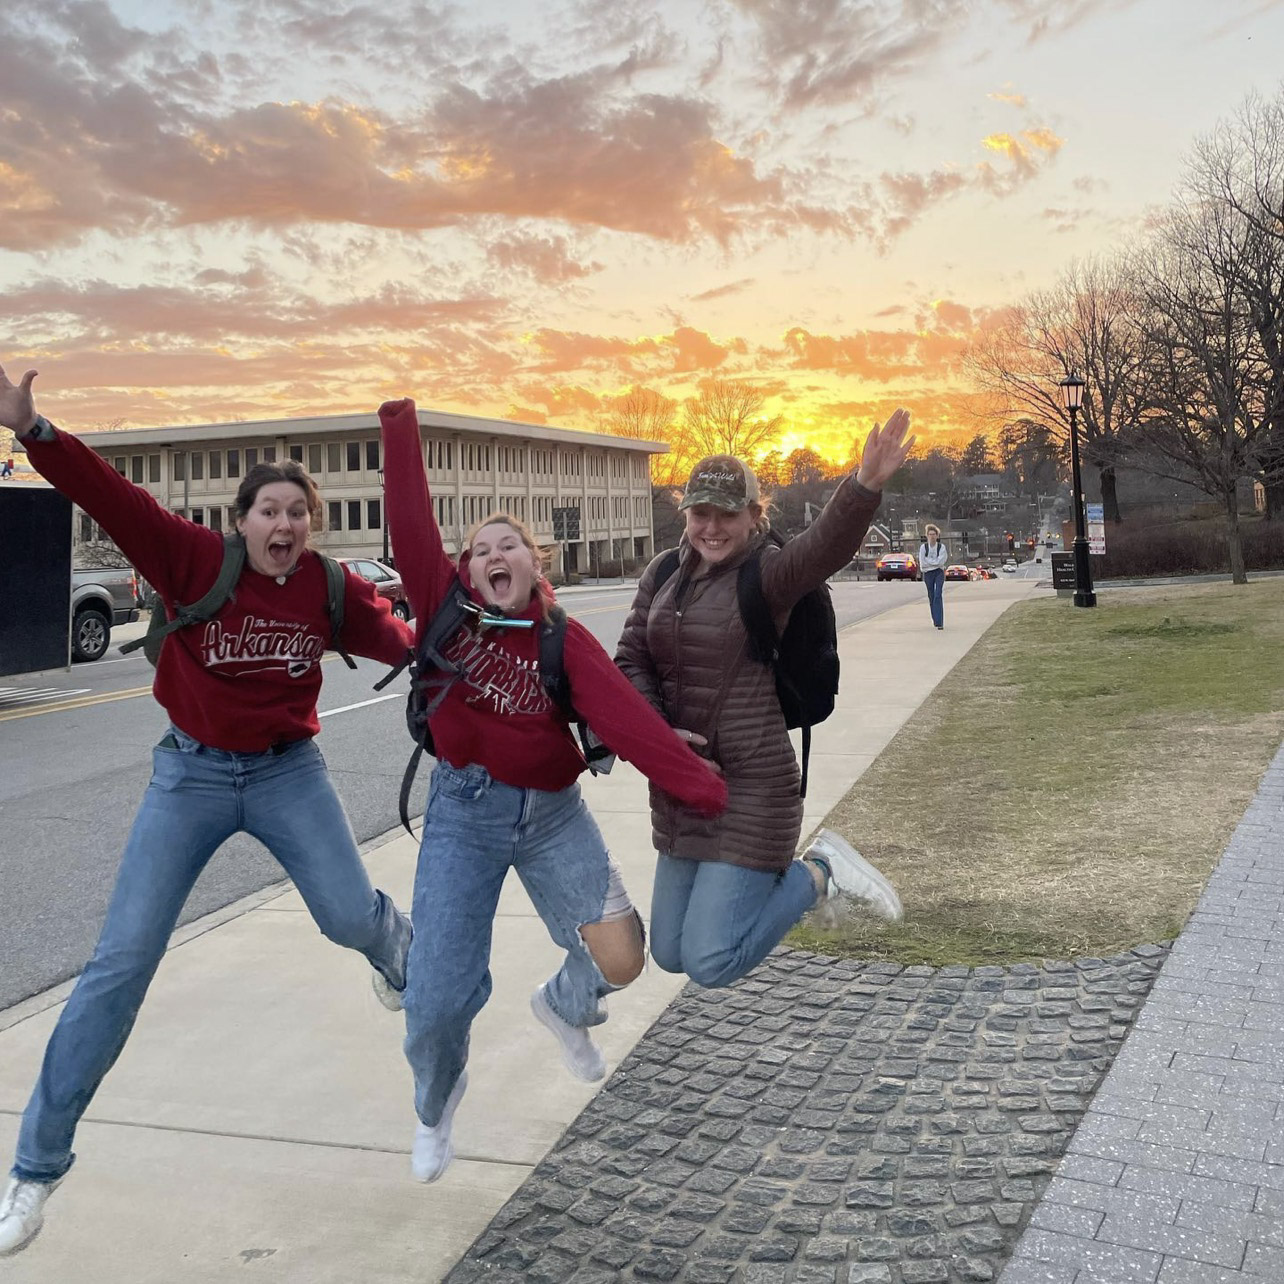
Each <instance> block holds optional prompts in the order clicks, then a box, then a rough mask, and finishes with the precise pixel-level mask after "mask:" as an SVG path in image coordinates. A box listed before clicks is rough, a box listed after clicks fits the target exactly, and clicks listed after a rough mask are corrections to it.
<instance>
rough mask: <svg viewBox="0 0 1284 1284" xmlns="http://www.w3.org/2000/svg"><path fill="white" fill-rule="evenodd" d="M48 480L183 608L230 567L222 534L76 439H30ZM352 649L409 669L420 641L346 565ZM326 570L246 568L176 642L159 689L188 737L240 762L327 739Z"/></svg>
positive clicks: (165, 650)
mask: <svg viewBox="0 0 1284 1284" xmlns="http://www.w3.org/2000/svg"><path fill="white" fill-rule="evenodd" d="M22 444H23V445H24V446H25V447H26V450H27V457H28V458H29V459H30V460H31V463H32V465H33V466H34V467H35V468H36V469H37V471H39V473H40V474H41V475H42V476H43V477H46V478H48V480H49V481H51V482H52V483H53V484H54V485H55V486H56V487H57V488H58V489H59V490H60V491H62V493H63V494H64V495H66V496H67V497H68V498H69V499H71V500H72V501H73V502H74V503H77V504H79V505H80V507H81V508H83V509H84V510H85V512H87V513H88V514H89V515H90V516H91V517H92V518H93V519H94V520H95V521H96V522H97V523H98V524H99V525H100V526H101V527H102V528H103V530H105V531H106V532H107V533H108V534H109V535H110V536H111V537H112V539H114V540H115V541H116V544H117V545H118V546H119V548H120V550H121V552H123V553H124V554H125V556H126V557H128V558H129V560H130V561H131V562H132V563H133V564H134V566H135V567H136V568H137V570H138V572H139V574H141V575H142V576H143V577H144V578H145V579H147V580H148V581H149V582H150V583H151V584H152V586H153V587H154V588H155V589H156V591H157V592H158V593H160V595H161V597H162V598H163V599H164V601H165V604H166V606H167V607H169V609H170V613H171V615H172V614H173V610H174V607H175V604H176V603H180V602H181V603H192V602H195V601H197V600H199V599H200V598H201V597H202V596H204V594H205V593H206V592H208V590H209V589H210V588H211V587H212V586H213V584H214V581H215V580H216V579H217V578H218V572H219V568H220V567H221V566H222V564H223V537H222V535H220V534H219V533H218V532H217V531H212V530H208V529H207V528H206V527H204V526H198V525H197V524H196V523H195V522H190V521H188V520H187V519H186V518H185V517H180V516H179V515H178V514H177V513H171V512H168V511H167V510H166V509H164V508H162V507H161V506H160V505H159V504H158V503H157V502H156V500H155V499H153V498H152V496H151V495H150V494H148V493H147V491H145V490H143V489H142V488H141V487H139V486H135V485H134V484H133V483H132V482H129V481H127V480H126V479H125V478H124V477H122V476H121V475H120V474H119V473H117V472H116V470H115V469H114V468H112V467H111V466H110V465H109V464H108V463H107V461H106V460H104V459H102V458H101V457H100V456H98V455H96V454H95V453H94V452H93V451H92V450H90V449H89V448H88V447H87V446H86V445H84V443H83V442H81V441H79V440H78V439H77V438H76V437H74V436H72V435H71V434H70V433H66V432H61V431H56V432H55V434H54V438H53V440H52V441H40V440H36V439H34V438H31V437H27V438H24V439H23V443H22ZM345 576H346V592H345V595H344V619H343V638H342V641H343V645H344V649H345V650H347V651H350V652H351V653H352V654H353V655H364V656H369V657H370V658H371V659H374V660H381V661H383V662H384V663H385V664H398V663H400V661H401V660H403V659H404V658H405V654H406V649H407V647H408V646H409V645H410V644H411V633H410V628H409V626H408V625H406V624H404V623H403V622H402V621H401V620H398V619H397V618H396V617H395V616H393V615H392V614H391V612H390V610H389V607H388V603H387V602H385V601H383V600H382V599H380V598H378V597H377V596H376V595H375V589H374V585H373V584H370V583H369V582H368V581H366V580H363V579H361V578H360V577H359V576H356V575H353V574H352V572H351V571H347V570H346V568H345ZM327 603H328V592H327V588H326V578H325V567H324V566H323V565H322V564H321V559H320V558H319V557H318V556H317V555H316V554H315V553H314V552H312V551H310V550H309V551H307V552H305V553H304V554H303V556H302V557H301V558H300V559H299V564H298V569H297V570H296V571H295V572H294V573H293V574H292V575H290V576H288V577H287V578H286V580H285V582H284V583H283V584H278V583H277V581H276V578H275V577H273V576H271V575H262V574H260V573H259V572H258V571H255V570H253V569H252V568H251V567H250V566H248V565H247V566H246V568H245V570H244V571H243V572H242V573H241V578H240V579H239V580H238V581H237V584H236V588H235V589H234V590H233V593H232V596H231V598H230V599H229V600H228V602H227V603H226V605H224V607H223V608H222V609H221V610H220V611H219V612H218V614H217V615H216V616H215V617H214V618H213V619H212V620H209V621H208V622H206V623H204V624H193V625H191V626H190V627H188V628H185V629H176V630H175V631H174V632H173V633H171V634H170V635H169V636H168V637H167V638H166V639H165V645H164V646H163V647H162V648H161V655H160V662H159V664H157V666H156V679H155V683H154V685H153V691H154V694H155V696H156V699H157V701H158V702H159V703H160V704H161V705H162V706H163V707H164V709H165V711H166V713H168V714H169V717H170V721H171V722H173V724H174V725H175V726H176V727H178V728H179V730H181V731H185V732H187V734H188V735H189V736H194V737H195V738H196V739H197V740H199V741H201V743H202V744H207V745H210V746H212V747H213V748H216V749H229V750H233V751H235V752H238V753H260V752H262V751H263V750H265V749H270V748H271V747H272V746H273V745H276V744H282V743H285V742H288V741H291V740H304V739H307V738H308V737H309V736H314V735H316V734H317V732H318V731H320V730H321V724H320V722H319V720H318V718H317V699H318V697H319V695H320V693H321V657H322V655H323V654H324V653H325V651H326V649H327V648H328V647H329V646H330V643H331V636H330V616H329V611H328V609H327Z"/></svg>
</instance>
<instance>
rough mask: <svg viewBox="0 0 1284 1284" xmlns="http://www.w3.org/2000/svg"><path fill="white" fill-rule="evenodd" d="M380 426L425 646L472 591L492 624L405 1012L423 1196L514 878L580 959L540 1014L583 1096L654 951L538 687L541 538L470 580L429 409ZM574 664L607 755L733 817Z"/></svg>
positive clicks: (424, 860)
mask: <svg viewBox="0 0 1284 1284" xmlns="http://www.w3.org/2000/svg"><path fill="white" fill-rule="evenodd" d="M379 419H380V422H381V423H382V425H383V442H384V455H385V460H386V463H385V476H386V477H387V505H388V525H389V527H390V530H391V534H392V541H393V545H394V550H395V552H396V555H397V571H398V572H399V573H400V575H401V578H402V582H403V584H404V585H405V588H406V593H407V595H408V596H409V598H410V602H411V605H412V607H413V608H414V616H415V620H416V622H417V627H418V629H419V631H420V634H421V636H422V633H423V630H424V629H426V628H427V627H428V625H429V624H430V623H431V621H432V619H433V616H434V615H435V613H436V611H437V608H438V606H439V605H440V604H441V602H442V601H443V600H444V599H445V597H446V595H447V593H448V592H449V591H450V590H451V588H452V586H453V585H454V583H455V579H456V575H458V578H459V580H460V581H461V583H462V584H463V586H464V587H465V588H466V589H467V591H468V593H469V596H470V597H471V599H472V601H473V603H474V604H475V605H476V607H477V608H478V609H479V612H480V611H484V612H485V615H486V616H487V617H489V620H490V621H492V622H487V621H486V620H485V619H483V620H482V621H481V622H480V623H479V625H477V626H465V627H463V628H461V630H460V631H459V633H458V634H457V635H456V637H455V638H454V639H453V640H452V641H450V642H449V643H447V644H446V645H445V646H444V647H443V648H442V654H443V656H444V658H445V659H446V660H448V661H449V662H451V664H452V665H453V666H454V667H455V668H456V669H457V670H459V676H458V677H456V678H455V679H454V681H453V682H452V683H451V684H450V685H449V686H448V688H447V689H446V694H445V697H444V699H442V701H441V703H440V704H439V706H438V707H437V710H436V712H435V713H433V714H432V716H431V718H430V726H431V730H432V737H433V742H434V744H435V746H436V751H437V765H436V767H435V768H434V770H433V775H432V782H431V786H430V789H429V795H428V808H427V812H426V814H425V816H424V829H423V839H422V842H421V844H420V849H419V865H418V869H417V871H416V875H415V890H414V900H413V903H412V908H411V919H412V921H413V923H414V926H415V932H414V941H413V943H412V945H411V950H410V959H409V962H408V964H407V986H406V991H405V996H404V997H405V1009H406V1058H407V1060H408V1061H409V1062H410V1066H411V1069H412V1070H413V1071H414V1077H415V1111H416V1113H417V1114H418V1116H419V1126H418V1129H417V1130H416V1134H415V1141H414V1150H413V1155H412V1164H411V1166H412V1171H413V1173H414V1175H415V1176H416V1177H417V1178H418V1179H419V1180H420V1181H435V1180H436V1179H437V1178H438V1177H440V1176H441V1175H442V1173H443V1172H445V1171H446V1166H447V1165H448V1164H449V1163H450V1160H451V1158H452V1156H453V1154H454V1151H453V1148H452V1146H451V1141H450V1131H451V1121H452V1119H453V1117H454V1113H455V1109H456V1107H457V1106H458V1105H459V1102H460V1100H461V1099H462V1097H463V1095H464V1089H465V1086H466V1083H467V1077H466V1073H465V1069H464V1067H465V1065H466V1063H467V1060H468V1034H469V1029H470V1028H471V1026H472V1023H473V1019H474V1018H475V1017H476V1015H477V1013H478V1012H480V1011H481V1009H482V1007H483V1006H484V1005H485V1003H486V1000H487V999H488V998H489V997H490V991H491V977H490V942H491V927H492V923H493V920H494V917H495V910H496V907H497V905H498V903H499V892H500V888H501V886H502V885H503V882H504V876H505V874H506V873H507V872H508V870H509V868H510V867H512V868H514V869H516V871H517V874H518V877H519V878H520V879H521V880H522V883H523V885H524V886H525V888H526V890H527V892H528V893H529V895H530V898H531V900H532V902H533V903H534V905H535V908H536V910H537V911H538V912H539V916H540V917H541V918H542V919H543V920H544V924H545V926H546V927H547V928H548V931H549V934H550V935H551V936H552V938H553V940H554V941H556V942H557V944H558V945H560V946H561V947H562V948H563V949H564V950H565V951H566V957H565V959H564V961H563V963H562V966H561V967H560V968H559V969H558V971H557V972H556V974H555V975H553V976H552V977H550V978H549V979H548V980H547V981H546V982H544V984H542V985H540V986H539V987H538V988H537V989H536V990H535V992H534V994H533V995H532V996H531V1008H532V1010H533V1011H534V1013H535V1016H536V1017H537V1018H538V1019H539V1020H540V1021H541V1022H542V1023H543V1024H544V1025H545V1026H547V1027H548V1029H549V1030H551V1031H552V1033H553V1034H554V1035H556V1036H557V1039H558V1041H559V1043H560V1044H561V1047H562V1054H563V1059H564V1060H565V1062H566V1065H567V1067H568V1068H569V1069H570V1071H571V1072H572V1073H573V1074H575V1075H576V1076H577V1077H579V1078H581V1079H585V1080H588V1081H593V1080H596V1079H600V1078H601V1077H602V1076H603V1074H605V1072H606V1065H605V1061H604V1060H603V1057H602V1053H601V1051H600V1050H599V1049H598V1047H597V1045H596V1044H594V1042H593V1040H592V1038H591V1037H590V1035H589V1029H590V1027H592V1026H595V1025H599V1024H601V1022H603V1021H604V1020H606V1013H605V1011H604V1010H603V1005H602V999H603V998H604V997H605V996H606V995H607V994H609V993H610V992H611V991H612V990H616V989H619V988H620V987H621V986H624V985H627V984H628V983H629V982H630V981H632V980H633V978H634V977H635V976H637V974H638V973H639V972H640V971H641V969H642V962H643V942H642V933H641V925H640V920H639V919H638V916H637V913H636V911H635V910H634V909H633V906H632V905H631V903H630V902H629V898H628V894H627V893H626V892H625V890H624V887H623V885H622V883H621V881H620V876H619V870H618V869H617V868H616V867H615V865H614V863H613V862H612V861H611V859H610V857H609V856H608V854H607V851H606V847H605V846H604V844H603V842H602V836H601V834H600V833H599V832H598V828H597V825H596V824H595V823H594V821H593V818H592V816H590V815H589V813H588V809H587V808H586V807H585V806H584V802H583V799H582V798H581V797H580V788H579V785H578V783H577V781H578V778H579V775H580V773H581V772H582V771H583V770H584V769H585V765H586V764H585V761H584V757H583V755H582V754H581V753H580V750H579V749H578V748H577V747H576V744H575V741H574V739H573V738H572V735H571V732H570V729H569V727H568V725H567V720H566V717H565V715H564V714H563V713H562V712H561V711H560V710H559V709H558V708H557V706H556V705H555V704H554V703H553V701H552V700H551V699H550V698H549V696H548V694H547V692H546V691H545V689H544V686H543V683H542V681H541V678H540V671H539V624H540V623H541V621H542V620H543V619H544V618H545V614H546V612H547V611H548V610H549V608H550V607H551V606H552V605H553V597H552V589H551V587H550V586H549V584H548V582H547V580H545V579H544V578H543V574H542V568H541V563H540V554H539V550H538V549H537V548H536V545H535V543H534V540H533V539H532V537H531V535H530V532H529V531H528V530H527V529H526V527H525V526H524V525H523V523H521V522H520V521H518V520H517V519H516V518H514V517H512V516H510V515H508V514H503V513H496V514H493V515H492V516H490V517H488V518H487V519H486V520H485V521H484V522H483V523H482V524H481V525H480V526H479V527H478V528H477V529H476V530H475V531H474V532H473V533H472V535H471V537H470V538H469V540H468V543H467V548H466V550H465V552H464V553H463V554H462V556H461V557H460V559H459V566H458V569H456V566H455V564H454V563H453V562H452V561H451V559H450V558H449V557H448V556H447V554H446V551H445V549H444V548H443V546H442V542H441V532H440V531H439V530H438V528H437V523H436V521H435V520H434V519H433V513H432V502H431V499H430V497H429V494H428V478H427V473H426V471H425V469H424V457H423V446H422V443H421V441H420V436H419V419H418V416H417V414H416V413H415V404H414V402H413V401H410V400H408V399H407V400H403V401H390V402H387V403H386V404H384V405H383V406H381V407H380V409H379ZM563 663H564V667H565V671H566V675H567V677H568V679H569V681H570V686H571V695H572V698H573V700H574V703H575V708H576V711H577V712H578V713H579V714H580V715H581V716H582V717H583V718H584V719H585V720H586V721H587V722H588V723H589V725H590V726H591V727H592V729H593V730H594V732H595V733H596V734H597V735H598V736H599V737H600V738H601V739H602V741H603V742H604V743H605V744H606V746H607V747H608V748H609V749H611V750H612V751H613V752H614V753H617V754H618V755H619V756H620V757H621V758H624V759H626V760H628V761H629V762H632V763H634V764H635V765H636V766H637V767H638V769H639V770H641V771H642V772H643V773H644V774H645V775H646V776H648V777H649V778H650V779H651V780H652V781H653V782H654V783H655V785H656V786H658V787H659V788H660V789H662V790H664V791H665V792H666V793H669V794H672V795H673V796H674V797H675V798H676V799H678V800H679V801H680V802H682V803H684V804H686V805H687V806H689V807H691V808H692V809H693V810H695V811H698V812H700V813H701V814H703V815H716V814H717V813H718V812H720V811H721V810H722V808H723V807H724V806H725V805H726V799H727V791H726V788H725V786H724V785H723V782H722V779H721V777H719V776H718V775H717V774H716V773H715V772H714V771H713V769H712V768H710V767H709V765H708V764H707V763H705V762H703V761H702V760H701V759H700V758H699V757H698V756H697V755H696V754H695V753H694V752H693V751H692V750H691V749H690V747H688V746H687V745H685V744H683V743H682V742H681V741H680V740H679V739H678V737H677V736H675V735H674V733H673V730H672V729H671V728H670V727H669V726H668V724H667V723H666V722H665V721H664V719H663V718H661V717H660V715H659V714H658V713H656V712H655V710H654V709H652V708H651V706H650V705H649V704H647V702H646V701H645V700H644V699H643V698H642V697H641V696H640V695H638V693H637V692H636V691H634V689H633V687H632V686H631V685H630V684H629V682H628V680H627V679H626V678H625V677H624V676H623V675H622V674H621V673H620V671H619V670H618V669H617V668H616V667H615V665H614V664H613V663H612V662H611V657H610V656H609V655H608V654H607V653H606V651H604V650H603V649H602V646H601V644H600V643H599V642H598V641H597V640H596V639H595V638H594V637H593V635H592V634H591V633H589V631H588V630H587V629H585V628H584V627H583V625H581V624H580V623H579V622H578V621H576V620H568V621H567V624H566V641H565V651H564V660H563Z"/></svg>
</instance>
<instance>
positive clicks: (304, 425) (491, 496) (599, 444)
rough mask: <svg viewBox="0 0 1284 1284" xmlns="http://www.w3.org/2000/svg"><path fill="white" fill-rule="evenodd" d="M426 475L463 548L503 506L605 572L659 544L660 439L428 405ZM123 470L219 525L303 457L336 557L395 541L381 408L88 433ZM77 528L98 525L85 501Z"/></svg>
mask: <svg viewBox="0 0 1284 1284" xmlns="http://www.w3.org/2000/svg"><path fill="white" fill-rule="evenodd" d="M419 431H420V437H421V439H422V442H423V451H424V460H425V462H426V464H427V468H428V484H429V487H430V489H431V491H432V496H433V505H434V508H435V510H436V516H437V522H438V525H439V526H440V527H441V531H442V537H443V539H444V541H445V544H446V548H447V550H448V551H449V552H451V553H452V554H453V553H457V552H458V551H459V549H460V546H461V545H462V543H463V541H464V540H465V539H466V538H467V535H468V532H469V530H470V529H471V528H472V527H473V525H474V524H475V523H476V522H479V521H481V520H482V519H483V518H485V517H486V516H487V515H488V514H490V513H492V512H497V511H498V512H508V513H511V514H512V515H513V516H515V517H518V518H521V520H523V521H524V522H526V523H527V524H528V525H529V526H530V528H531V530H532V531H533V532H534V535H535V538H536V540H537V541H539V542H540V543H541V544H545V545H548V546H550V547H551V548H553V549H554V568H555V569H561V570H565V571H578V572H581V573H584V574H589V575H591V574H593V573H594V572H595V571H596V568H597V567H598V566H600V565H601V564H602V563H603V562H609V561H615V560H621V561H625V562H630V561H636V560H638V559H645V558H649V557H650V556H651V555H652V554H653V552H654V551H655V549H654V538H653V534H652V526H651V481H650V475H651V470H650V457H651V456H652V455H653V454H658V453H662V452H664V451H665V450H666V449H667V447H666V446H665V445H663V444H662V443H659V442H653V441H633V440H630V439H627V438H623V437H609V436H602V435H598V434H596V433H584V432H575V431H572V430H568V429H565V428H546V427H543V426H541V425H538V424H520V423H510V422H508V421H506V420H503V419H482V418H477V417H474V416H471V415H455V414H444V413H441V412H438V411H433V410H425V409H422V408H421V409H420V411H419ZM84 441H85V442H86V444H88V445H90V446H92V447H93V448H94V450H96V451H97V452H98V453H99V454H100V455H102V456H103V457H104V458H105V459H106V460H107V461H108V462H109V463H110V464H111V465H112V467H113V468H115V469H116V471H117V472H118V473H121V474H122V475H123V476H125V477H128V478H129V479H130V481H133V482H138V483H139V484H140V485H142V486H144V487H145V488H146V489H147V490H149V491H150V492H151V493H152V494H153V495H155V496H156V498H157V499H158V500H159V501H160V502H161V503H162V504H164V505H165V506H166V507H167V508H170V509H172V510H173V511H174V512H179V513H186V514H187V515H188V516H189V517H191V518H192V520H193V521H197V522H200V523H202V524H203V525H205V526H209V527H211V528H212V529H214V530H227V529H230V528H231V526H232V512H231V510H232V504H233V501H234V499H235V496H236V488H237V487H238V486H239V485H240V482H241V479H242V478H243V477H244V476H245V474H246V472H248V470H249V469H251V468H252V467H253V466H254V465H255V464H257V463H259V462H260V461H265V462H271V461H274V460H283V459H296V460H298V461H299V462H300V463H301V464H302V465H303V466H304V467H305V468H306V469H307V470H308V472H309V473H311V475H312V476H313V478H314V479H315V480H316V482H317V485H318V486H319V487H320V489H321V497H322V501H323V503H322V508H323V516H324V520H323V522H322V524H321V528H320V529H319V530H318V532H317V535H316V543H317V546H318V547H319V548H321V549H323V550H324V551H326V552H328V553H330V554H332V555H333V556H338V557H381V556H383V555H384V554H385V553H386V552H387V525H386V523H385V513H384V507H383V457H382V453H381V444H380V441H379V421H378V418H377V417H376V416H375V415H373V414H362V415H326V416H321V417H318V418H314V419H275V420H265V421H262V422H258V423H233V424H197V425H190V426H185V427H181V428H146V429H137V430H132V431H116V432H98V433H87V434H85V437H84ZM554 509H562V510H570V509H574V510H577V512H578V528H579V529H578V533H577V534H576V535H574V536H573V537H572V538H570V539H568V540H566V541H565V542H561V543H558V542H556V541H555V540H554ZM77 523H78V529H77V531H76V536H77V539H78V540H88V539H92V538H96V537H98V535H99V534H100V533H99V532H98V531H96V530H95V529H94V526H93V523H92V522H91V521H90V519H89V518H88V517H87V516H86V515H85V514H83V513H79V514H77Z"/></svg>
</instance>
